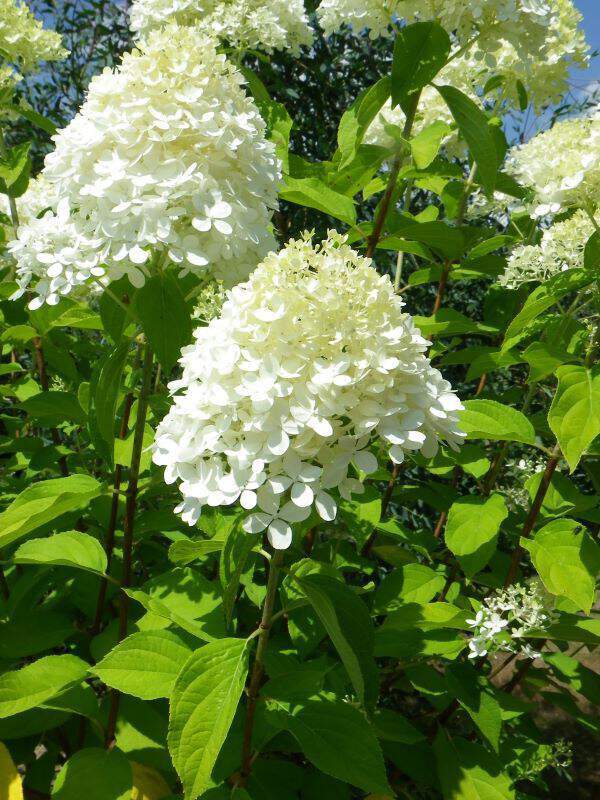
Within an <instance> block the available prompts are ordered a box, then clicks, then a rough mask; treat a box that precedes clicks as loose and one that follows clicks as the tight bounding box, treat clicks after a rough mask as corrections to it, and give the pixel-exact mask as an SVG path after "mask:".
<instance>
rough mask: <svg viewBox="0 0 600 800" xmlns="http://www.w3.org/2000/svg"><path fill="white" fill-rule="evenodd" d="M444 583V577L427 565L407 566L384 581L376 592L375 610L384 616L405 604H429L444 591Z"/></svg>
mask: <svg viewBox="0 0 600 800" xmlns="http://www.w3.org/2000/svg"><path fill="white" fill-rule="evenodd" d="M444 583H445V580H444V576H443V575H438V574H437V573H436V572H434V571H433V570H432V569H431V568H430V567H426V566H425V564H405V565H404V566H402V567H398V568H397V569H395V570H394V571H393V572H390V574H389V575H386V577H385V578H384V579H383V581H382V582H381V585H380V586H379V588H378V589H377V591H376V592H375V597H374V600H373V610H374V611H375V612H376V613H377V614H382V613H384V612H386V611H395V610H396V609H398V608H401V607H402V605H403V604H405V603H428V602H429V601H430V600H431V599H432V598H433V597H435V595H436V594H438V592H440V591H441V590H442V589H443V587H444Z"/></svg>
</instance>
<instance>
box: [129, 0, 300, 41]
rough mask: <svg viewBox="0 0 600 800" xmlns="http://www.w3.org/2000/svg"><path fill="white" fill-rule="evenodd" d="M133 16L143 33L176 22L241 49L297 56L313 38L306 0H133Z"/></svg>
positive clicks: (137, 30)
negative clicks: (305, 7) (305, 6)
mask: <svg viewBox="0 0 600 800" xmlns="http://www.w3.org/2000/svg"><path fill="white" fill-rule="evenodd" d="M130 15H131V29H132V30H133V31H134V33H136V34H137V35H140V36H145V35H146V34H147V33H148V32H149V31H150V30H152V29H154V28H157V27H160V26H161V25H164V24H165V23H168V22H171V21H176V22H178V23H179V24H181V25H195V26H196V27H197V28H199V29H200V30H201V31H203V32H204V33H206V34H208V35H211V36H215V37H216V38H218V39H221V40H223V41H225V42H227V43H228V44H230V45H231V46H233V47H235V48H239V49H242V50H246V49H248V48H257V49H259V50H266V51H267V52H268V53H271V52H273V50H291V51H292V53H294V54H296V55H297V54H298V53H299V52H300V47H301V46H303V45H310V44H311V42H312V40H313V32H312V29H311V27H310V25H309V22H308V17H307V15H306V11H305V9H304V2H303V0H262V1H261V0H221V2H219V0H133V3H132V5H131V11H130Z"/></svg>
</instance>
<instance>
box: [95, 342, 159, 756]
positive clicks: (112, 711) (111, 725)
mask: <svg viewBox="0 0 600 800" xmlns="http://www.w3.org/2000/svg"><path fill="white" fill-rule="evenodd" d="M151 379H152V350H151V348H150V345H149V344H146V351H145V354H144V364H143V369H142V386H141V389H140V394H139V398H138V404H137V413H136V419H135V429H134V434H133V449H132V454H131V465H130V467H129V482H128V484H127V492H126V499H125V518H124V521H123V574H122V576H121V589H122V590H123V589H126V588H127V587H128V586H130V585H131V573H132V561H133V528H134V523H135V511H136V505H137V494H138V480H139V474H140V462H141V459H142V447H143V444H144V429H145V426H146V413H147V411H148V397H149V395H150V384H151ZM128 611H129V597H128V596H127V593H126V592H124V591H121V597H120V608H119V634H118V641H119V642H120V641H122V640H123V639H124V638H125V636H126V635H127V618H128ZM119 697H120V695H119V692H117V691H116V690H112V691H111V696H110V708H109V714H108V723H107V725H106V739H105V745H106V747H112V745H113V742H114V738H115V729H116V725H117V716H118V713H119Z"/></svg>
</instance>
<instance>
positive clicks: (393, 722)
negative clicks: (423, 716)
mask: <svg viewBox="0 0 600 800" xmlns="http://www.w3.org/2000/svg"><path fill="white" fill-rule="evenodd" d="M372 725H373V727H374V729H375V733H376V734H377V737H378V738H379V739H382V740H384V741H388V742H403V743H404V744H415V743H416V742H422V741H423V740H424V739H426V736H425V734H423V733H421V731H420V730H419V729H418V728H415V726H414V725H412V724H411V723H410V722H409V721H408V720H407V719H406V717H403V716H402V714H397V713H396V712H395V711H391V710H390V709H387V708H382V709H380V710H378V711H376V712H375V714H374V715H373V718H372Z"/></svg>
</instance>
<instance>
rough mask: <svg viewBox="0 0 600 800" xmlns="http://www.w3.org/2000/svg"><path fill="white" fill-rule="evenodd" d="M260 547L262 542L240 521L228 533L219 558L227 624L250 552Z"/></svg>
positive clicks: (229, 620)
mask: <svg viewBox="0 0 600 800" xmlns="http://www.w3.org/2000/svg"><path fill="white" fill-rule="evenodd" d="M257 549H260V542H259V541H257V539H256V537H255V536H251V535H249V534H248V533H246V531H244V529H243V528H242V526H241V524H240V522H239V521H238V523H237V524H235V525H234V526H233V527H232V528H231V529H230V531H229V532H228V534H227V538H226V539H225V542H224V544H223V548H222V550H221V558H220V560H219V580H220V581H221V588H222V589H223V611H224V612H225V619H226V621H227V624H228V625H229V623H230V622H231V615H232V614H233V607H234V605H235V599H236V597H237V593H238V589H239V586H240V578H241V577H242V574H243V572H244V569H245V567H246V563H247V561H248V558H249V557H250V553H251V552H252V551H253V550H257Z"/></svg>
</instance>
